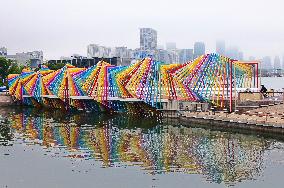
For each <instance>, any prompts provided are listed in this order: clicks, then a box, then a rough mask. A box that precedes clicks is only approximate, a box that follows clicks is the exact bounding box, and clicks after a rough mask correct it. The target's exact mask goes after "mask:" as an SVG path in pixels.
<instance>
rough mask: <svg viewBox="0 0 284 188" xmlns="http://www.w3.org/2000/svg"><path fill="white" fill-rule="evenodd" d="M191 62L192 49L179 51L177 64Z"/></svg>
mask: <svg viewBox="0 0 284 188" xmlns="http://www.w3.org/2000/svg"><path fill="white" fill-rule="evenodd" d="M191 60H193V49H181V50H180V51H179V62H180V63H185V62H188V61H191Z"/></svg>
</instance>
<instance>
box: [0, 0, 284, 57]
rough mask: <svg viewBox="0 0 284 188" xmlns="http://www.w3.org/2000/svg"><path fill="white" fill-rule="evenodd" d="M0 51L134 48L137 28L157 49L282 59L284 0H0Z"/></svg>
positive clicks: (49, 52) (62, 52)
mask: <svg viewBox="0 0 284 188" xmlns="http://www.w3.org/2000/svg"><path fill="white" fill-rule="evenodd" d="M0 5H1V11H0V24H1V27H0V46H6V47H7V48H8V53H9V54H12V53H15V52H23V51H29V50H43V51H44V56H45V58H59V57H60V56H70V55H71V54H73V53H79V54H82V55H86V46H87V45H88V44H90V43H96V44H100V45H105V46H110V47H114V46H127V47H129V48H137V47H139V28H140V27H152V28H154V29H156V30H157V31H158V44H162V45H164V44H165V43H166V42H176V43H177V47H178V48H192V47H193V43H194V42H195V41H204V42H205V43H206V51H207V52H214V51H215V42H216V40H218V39H224V40H225V41H226V45H227V46H228V45H233V46H238V47H239V48H240V49H241V50H242V51H243V52H244V55H245V56H250V55H252V56H256V57H258V58H260V57H262V56H265V55H282V54H284V12H283V11H284V1H283V0H172V1H169V0H140V1H137V0H0Z"/></svg>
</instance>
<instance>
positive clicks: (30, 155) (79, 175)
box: [0, 108, 284, 188]
mask: <svg viewBox="0 0 284 188" xmlns="http://www.w3.org/2000/svg"><path fill="white" fill-rule="evenodd" d="M0 114H1V115H0V120H1V125H0V187H29V188H31V187H44V188H45V187H46V188H47V187H48V188H49V187H68V188H69V187H72V188H73V187H74V188H75V187H123V188H124V187H229V186H233V187H257V188H260V187H274V188H277V187H283V183H284V180H283V174H284V143H283V142H282V141H279V140H275V139H273V138H264V137H262V136H257V135H249V134H240V133H232V132H231V133H230V132H223V131H222V132H221V131H213V130H209V129H203V128H197V127H195V128H194V127H185V126H182V125H176V126H173V125H171V124H173V123H169V122H163V123H162V122H160V121H159V120H157V119H139V118H138V117H135V116H130V115H124V116H104V115H95V114H72V115H66V114H63V113H62V112H56V111H54V112H49V111H39V110H35V109H16V108H9V109H7V108H6V109H5V108H4V109H3V108H2V109H0ZM176 124H177V123H176Z"/></svg>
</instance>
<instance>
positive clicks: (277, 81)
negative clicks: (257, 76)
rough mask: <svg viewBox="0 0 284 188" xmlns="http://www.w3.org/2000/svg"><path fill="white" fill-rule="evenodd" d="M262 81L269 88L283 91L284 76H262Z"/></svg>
mask: <svg viewBox="0 0 284 188" xmlns="http://www.w3.org/2000/svg"><path fill="white" fill-rule="evenodd" d="M261 83H262V84H264V85H265V87H267V88H268V89H275V90H279V91H283V90H282V88H284V77H261Z"/></svg>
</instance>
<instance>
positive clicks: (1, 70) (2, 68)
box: [0, 57, 24, 86]
mask: <svg viewBox="0 0 284 188" xmlns="http://www.w3.org/2000/svg"><path fill="white" fill-rule="evenodd" d="M23 68H24V67H23V66H19V65H18V64H17V63H16V62H14V61H12V60H10V59H6V58H5V57H0V85H6V86H7V77H8V75H9V74H20V73H21V71H22V70H23Z"/></svg>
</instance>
